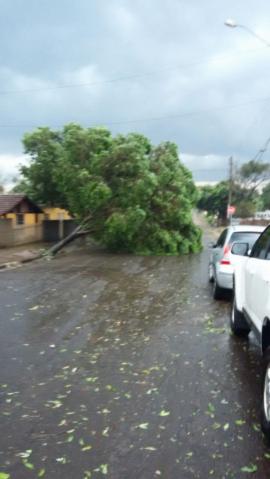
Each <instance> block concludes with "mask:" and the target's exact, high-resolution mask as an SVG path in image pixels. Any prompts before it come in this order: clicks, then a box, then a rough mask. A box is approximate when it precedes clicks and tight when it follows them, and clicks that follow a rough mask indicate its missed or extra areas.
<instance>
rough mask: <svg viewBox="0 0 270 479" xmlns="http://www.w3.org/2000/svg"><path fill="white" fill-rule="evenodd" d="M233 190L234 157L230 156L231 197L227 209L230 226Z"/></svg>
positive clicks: (229, 196)
mask: <svg viewBox="0 0 270 479" xmlns="http://www.w3.org/2000/svg"><path fill="white" fill-rule="evenodd" d="M232 190H233V157H232V156H230V158H229V195H228V209H227V218H228V220H229V224H231V223H232V215H233V213H232V212H231V211H230V207H231V206H232Z"/></svg>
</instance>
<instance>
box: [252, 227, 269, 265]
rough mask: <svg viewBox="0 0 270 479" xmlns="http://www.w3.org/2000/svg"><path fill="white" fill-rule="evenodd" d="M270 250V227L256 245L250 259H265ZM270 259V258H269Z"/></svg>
mask: <svg viewBox="0 0 270 479" xmlns="http://www.w3.org/2000/svg"><path fill="white" fill-rule="evenodd" d="M269 248H270V228H269V227H268V228H267V229H266V230H265V231H264V232H263V233H262V234H261V236H260V237H259V239H258V240H257V241H256V243H255V244H254V246H253V248H252V251H251V254H250V257H251V258H258V259H265V258H266V254H267V252H268V251H269ZM267 259H270V258H267Z"/></svg>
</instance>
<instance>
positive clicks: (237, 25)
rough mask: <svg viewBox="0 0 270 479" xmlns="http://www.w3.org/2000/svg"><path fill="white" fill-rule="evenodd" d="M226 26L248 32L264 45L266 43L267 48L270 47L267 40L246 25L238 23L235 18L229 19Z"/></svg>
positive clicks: (225, 23)
mask: <svg viewBox="0 0 270 479" xmlns="http://www.w3.org/2000/svg"><path fill="white" fill-rule="evenodd" d="M224 25H226V27H229V28H242V29H243V30H246V32H248V33H249V34H250V35H252V36H253V37H255V38H257V40H260V41H261V42H262V43H264V44H265V45H266V46H267V47H270V43H269V42H268V41H267V40H265V38H262V37H260V36H259V35H257V33H255V32H254V31H253V30H251V28H249V27H246V25H241V24H240V23H237V22H236V21H235V20H234V19H233V18H228V19H227V20H226V21H225V22H224Z"/></svg>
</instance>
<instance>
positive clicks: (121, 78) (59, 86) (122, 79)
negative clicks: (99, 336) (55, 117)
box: [0, 47, 267, 96]
mask: <svg viewBox="0 0 270 479" xmlns="http://www.w3.org/2000/svg"><path fill="white" fill-rule="evenodd" d="M266 49H267V47H262V48H256V49H254V48H253V49H249V50H244V51H239V52H238V53H235V54H233V55H221V56H217V57H214V58H210V59H205V60H201V61H197V62H192V63H187V64H184V65H179V66H175V67H166V68H163V69H158V70H154V71H152V72H144V73H135V74H133V75H122V76H119V77H116V78H111V79H107V80H106V79H105V80H99V81H94V82H82V83H71V84H65V83H63V84H61V83H60V84H57V85H54V86H47V87H45V86H44V87H39V88H25V89H21V90H17V89H15V90H2V91H1V90H0V95H1V96H5V95H11V94H21V93H38V92H42V91H53V90H64V89H70V88H88V87H91V86H96V85H102V84H110V83H118V82H125V81H129V80H134V79H137V78H146V77H151V76H155V75H157V74H160V73H166V72H170V71H176V70H181V69H182V70H184V69H186V68H191V67H193V66H197V65H202V64H204V63H215V62H218V61H220V60H224V59H230V58H234V57H238V56H240V55H241V56H242V55H246V54H249V53H254V52H257V51H258V50H266Z"/></svg>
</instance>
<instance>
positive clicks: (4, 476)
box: [0, 472, 10, 479]
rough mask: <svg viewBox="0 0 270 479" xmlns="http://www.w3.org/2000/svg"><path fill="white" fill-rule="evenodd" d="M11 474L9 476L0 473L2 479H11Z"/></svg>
mask: <svg viewBox="0 0 270 479" xmlns="http://www.w3.org/2000/svg"><path fill="white" fill-rule="evenodd" d="M9 478H10V474H7V473H6V472H0V479H9Z"/></svg>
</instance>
